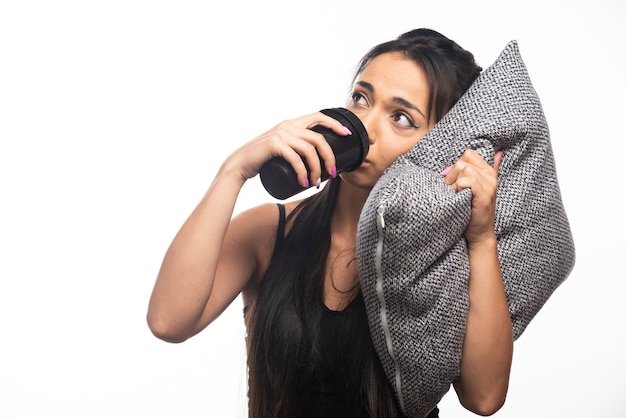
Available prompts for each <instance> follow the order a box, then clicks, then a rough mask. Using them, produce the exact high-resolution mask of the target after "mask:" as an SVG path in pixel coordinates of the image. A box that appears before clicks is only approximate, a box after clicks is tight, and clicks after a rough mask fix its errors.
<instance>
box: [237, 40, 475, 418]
mask: <svg viewBox="0 0 626 418" xmlns="http://www.w3.org/2000/svg"><path fill="white" fill-rule="evenodd" d="M387 52H402V53H404V54H405V55H406V57H407V58H409V59H412V60H414V61H415V62H416V63H417V64H418V65H420V66H421V67H422V68H423V69H424V70H425V72H426V75H427V78H428V80H429V83H430V102H429V103H430V111H431V112H434V115H433V116H435V118H436V120H439V119H440V118H441V117H443V115H444V114H445V113H446V112H447V111H448V110H449V109H450V108H451V107H452V106H453V105H454V103H455V102H456V101H457V100H458V99H459V98H460V97H461V95H462V94H463V93H464V92H465V90H466V89H467V88H468V87H469V85H470V84H471V83H472V82H473V80H474V79H475V78H476V77H477V76H478V74H479V73H480V71H481V68H480V67H479V66H478V65H476V63H475V62H474V57H473V56H472V54H471V53H469V52H467V51H465V50H464V49H462V48H461V47H459V46H458V45H457V44H456V43H455V42H453V41H452V40H450V39H448V38H446V37H445V36H443V35H441V34H439V33H438V32H435V31H432V30H429V29H417V30H414V31H411V32H407V33H405V34H403V35H401V36H400V37H399V38H397V39H396V40H393V41H390V42H386V43H383V44H380V45H378V46H376V47H374V48H372V49H371V50H370V51H369V52H368V53H367V54H366V55H365V56H364V57H363V59H362V60H361V62H360V64H359V66H358V68H357V72H356V75H357V76H358V74H360V72H361V71H363V69H364V68H365V67H366V66H367V65H368V63H369V62H371V60H372V59H374V58H375V57H376V56H378V55H381V54H384V53H387ZM355 77H356V76H355ZM340 187H341V180H340V179H338V178H337V179H331V180H329V181H328V183H327V184H326V186H325V187H324V189H323V190H322V191H321V192H319V193H317V194H315V195H313V196H311V197H309V198H307V199H305V200H304V201H303V202H302V203H300V204H299V205H298V206H297V207H296V208H295V209H294V210H293V211H292V212H291V213H290V214H289V216H288V217H287V225H288V229H289V232H288V233H287V234H286V235H285V237H284V241H283V242H282V245H280V246H279V247H277V249H276V251H275V252H274V254H273V256H272V260H271V262H270V265H269V267H268V269H267V271H266V272H265V275H264V277H263V279H262V285H261V287H260V289H259V292H258V296H257V299H256V301H255V302H253V304H252V305H251V306H250V307H249V311H248V312H247V314H246V323H247V327H248V335H247V343H248V372H249V379H248V383H249V389H248V398H249V399H248V400H249V405H248V406H249V416H250V417H251V418H252V417H253V418H268V417H271V418H279V417H288V418H293V417H298V416H302V415H303V412H302V408H303V407H315V405H305V404H303V402H304V401H303V398H302V393H305V387H304V385H306V382H304V381H303V379H302V376H303V375H305V376H306V375H308V374H310V373H316V372H317V371H316V370H310V369H309V368H310V367H311V364H315V361H313V360H314V359H315V356H317V355H318V344H317V343H318V340H319V321H320V318H321V312H322V308H323V303H324V296H323V295H324V275H325V272H326V263H327V258H328V253H329V250H330V240H331V233H330V219H331V215H332V213H333V210H334V208H335V204H336V201H337V194H338V192H339V188H340ZM352 309H358V311H359V313H358V315H352V316H351V317H352V319H351V320H350V321H351V322H349V323H347V324H346V325H345V330H344V331H345V334H344V335H347V336H348V337H347V338H346V340H347V341H349V344H350V347H349V348H345V347H344V349H349V350H350V356H349V361H350V362H351V363H352V364H350V365H348V366H347V370H354V371H356V372H355V374H354V375H353V376H349V382H348V385H349V387H350V388H351V392H350V393H354V394H355V396H354V397H353V399H347V400H346V401H345V402H347V403H348V405H349V406H348V407H349V408H350V409H349V410H350V411H354V413H353V414H352V412H351V416H353V417H379V418H383V417H385V418H386V417H397V416H400V413H399V411H398V406H397V402H396V399H395V396H394V394H393V391H392V389H391V386H390V385H389V383H388V382H387V379H386V378H385V375H384V372H383V369H382V367H381V365H380V363H379V360H378V357H377V355H376V352H375V350H374V347H373V344H372V341H371V337H370V334H369V328H368V326H367V317H366V312H365V307H364V304H363V301H362V298H361V296H360V294H359V295H358V296H357V301H356V303H355V304H354V305H353V306H352ZM350 402H351V403H352V404H350Z"/></svg>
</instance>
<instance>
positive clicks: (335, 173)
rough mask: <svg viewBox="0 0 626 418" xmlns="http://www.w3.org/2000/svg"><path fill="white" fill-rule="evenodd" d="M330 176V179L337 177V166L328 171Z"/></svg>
mask: <svg viewBox="0 0 626 418" xmlns="http://www.w3.org/2000/svg"><path fill="white" fill-rule="evenodd" d="M330 175H331V176H332V178H335V177H337V166H336V165H334V166H333V168H331V169H330Z"/></svg>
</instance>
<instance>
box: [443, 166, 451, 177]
mask: <svg viewBox="0 0 626 418" xmlns="http://www.w3.org/2000/svg"><path fill="white" fill-rule="evenodd" d="M451 168H452V167H446V168H444V169H443V170H441V175H442V176H444V177H445V176H447V175H448V173H449V172H450V169H451Z"/></svg>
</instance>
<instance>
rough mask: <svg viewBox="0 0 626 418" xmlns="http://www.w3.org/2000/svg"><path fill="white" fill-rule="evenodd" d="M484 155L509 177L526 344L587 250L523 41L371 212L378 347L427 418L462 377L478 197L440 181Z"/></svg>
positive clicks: (369, 271) (507, 259)
mask: <svg viewBox="0 0 626 418" xmlns="http://www.w3.org/2000/svg"><path fill="white" fill-rule="evenodd" d="M468 148H471V149H474V150H476V151H477V152H478V153H479V154H480V155H482V156H483V158H485V159H486V160H487V161H488V162H489V163H490V164H493V159H494V153H495V151H496V150H500V149H502V150H504V158H503V160H502V162H501V164H500V168H499V172H498V187H497V195H496V216H495V229H496V235H497V240H498V256H499V259H500V265H501V269H502V275H503V280H504V285H505V290H506V294H507V299H508V304H509V310H510V315H511V320H512V324H513V334H514V338H515V339H517V338H518V337H519V336H520V335H521V334H522V332H523V331H524V330H525V328H526V327H527V325H528V323H529V322H530V321H531V320H532V319H533V318H534V316H535V315H536V314H537V312H538V311H539V310H540V309H541V308H542V306H543V305H544V304H545V302H546V301H547V299H548V298H549V297H550V296H551V295H552V293H553V292H554V291H555V289H556V288H557V287H558V286H559V285H560V284H561V283H562V282H563V281H564V280H565V279H566V277H567V276H568V275H569V273H570V272H571V270H572V268H573V266H574V261H575V250H574V242H573V239H572V234H571V230H570V226H569V222H568V219H567V216H566V213H565V210H564V207H563V203H562V200H561V193H560V189H559V185H558V181H557V174H556V167H555V161H554V157H553V152H552V148H551V145H550V135H549V131H548V126H547V123H546V120H545V116H544V113H543V110H542V107H541V103H540V101H539V98H538V96H537V94H536V92H535V90H534V88H533V86H532V83H531V81H530V78H529V76H528V72H527V70H526V67H525V65H524V62H523V61H522V58H521V56H520V53H519V49H518V45H517V42H516V41H511V42H509V43H508V45H507V46H506V47H505V49H504V50H503V51H502V53H501V54H500V56H499V57H498V58H497V60H496V61H495V62H494V64H493V65H491V66H490V67H489V68H487V69H486V70H484V71H483V72H482V73H481V74H480V75H479V77H478V78H477V79H476V81H475V82H474V83H473V84H472V85H471V86H470V88H469V89H468V91H467V92H466V93H465V94H464V95H463V96H462V97H461V99H459V101H458V102H457V103H456V104H455V106H454V107H453V108H452V109H451V110H450V111H449V112H448V113H447V114H446V116H444V118H442V119H441V121H439V123H437V124H436V125H435V126H434V127H433V128H432V129H431V130H430V131H429V132H428V134H427V135H426V136H424V138H422V140H421V141H419V142H418V143H417V144H415V146H413V147H412V148H411V149H410V150H409V152H407V153H406V154H404V155H402V156H400V157H398V159H397V160H396V161H395V162H394V163H393V164H392V165H391V166H390V167H389V168H388V169H387V170H386V171H385V173H383V175H382V176H381V178H380V179H379V181H378V182H377V184H376V185H375V187H374V188H373V189H372V192H371V193H370V196H369V197H368V200H367V201H366V203H365V206H364V208H363V211H362V213H361V218H360V220H359V226H358V232H357V258H358V265H359V274H360V280H361V288H362V292H363V297H364V299H365V303H366V309H367V315H368V321H369V325H370V330H371V334H372V338H373V341H374V346H375V347H376V351H377V353H378V356H379V358H380V360H381V363H382V365H383V368H384V370H385V373H386V375H387V378H388V379H389V381H390V382H391V384H392V386H393V388H394V390H395V393H396V396H397V398H398V402H399V404H400V406H401V408H402V411H403V413H404V414H405V415H406V416H408V417H424V416H425V415H427V414H428V412H429V411H430V410H432V409H433V408H434V407H435V406H436V405H437V403H438V402H439V401H440V400H441V398H442V397H443V395H445V393H446V392H447V391H448V390H449V388H450V384H451V383H452V381H453V380H454V379H455V378H457V377H458V376H459V373H460V362H461V353H462V349H463V338H464V334H465V325H466V317H467V312H468V307H469V299H468V294H467V286H468V280H469V258H468V250H467V244H466V242H465V239H464V237H463V233H464V230H465V228H466V226H467V224H468V222H469V219H470V215H471V199H472V194H471V190H469V189H466V190H463V191H461V192H458V193H456V192H454V191H453V190H452V188H451V187H450V186H448V185H447V184H445V183H444V182H443V181H442V179H441V175H440V172H441V170H442V169H443V168H444V167H447V166H449V165H451V164H453V163H454V162H455V161H456V160H457V159H458V158H460V156H461V155H462V154H463V152H464V151H465V150H466V149H468Z"/></svg>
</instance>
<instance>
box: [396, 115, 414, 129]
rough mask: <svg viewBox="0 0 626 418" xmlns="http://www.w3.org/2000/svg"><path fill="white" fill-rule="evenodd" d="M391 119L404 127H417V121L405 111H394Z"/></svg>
mask: <svg viewBox="0 0 626 418" xmlns="http://www.w3.org/2000/svg"><path fill="white" fill-rule="evenodd" d="M391 120H393V121H394V122H395V123H397V124H398V125H400V126H402V127H404V128H417V125H416V124H415V122H413V119H411V118H410V117H409V115H407V114H406V113H404V112H395V113H393V114H392V115H391Z"/></svg>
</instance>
